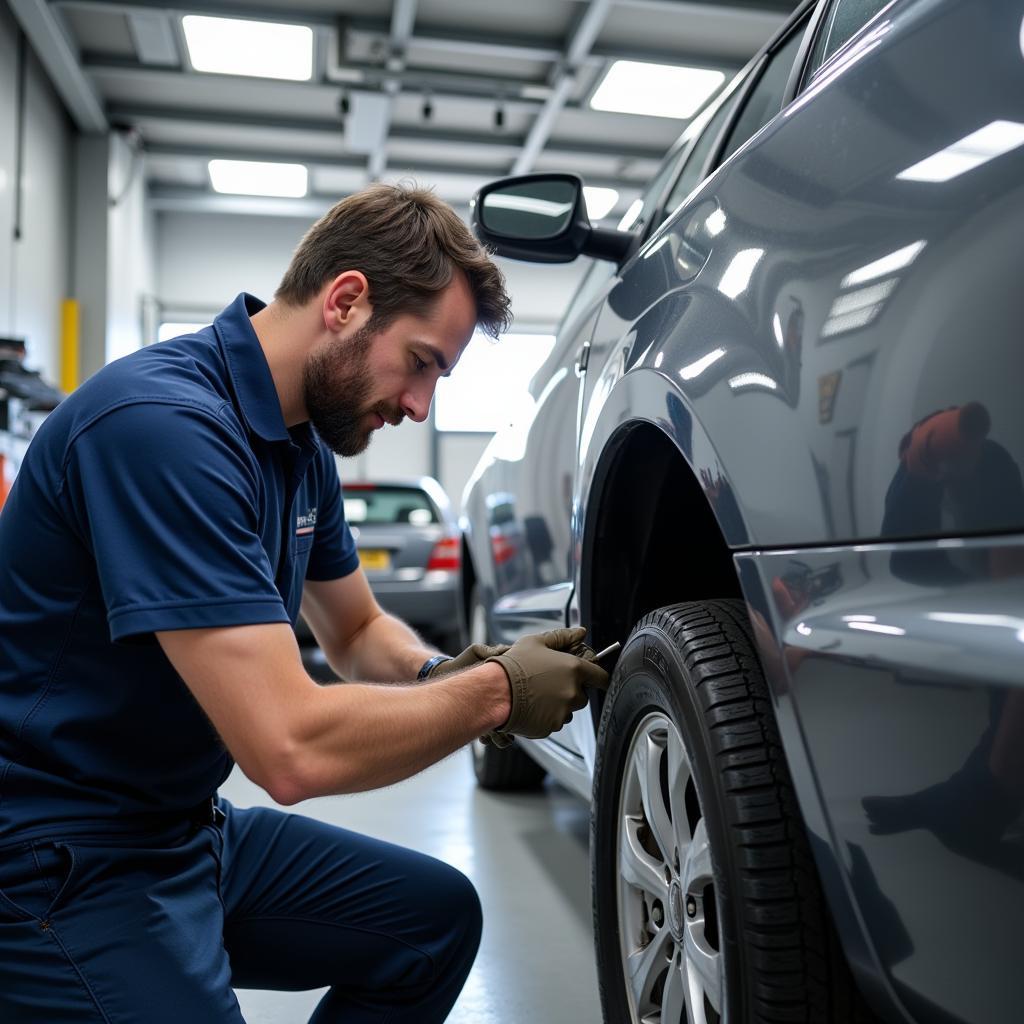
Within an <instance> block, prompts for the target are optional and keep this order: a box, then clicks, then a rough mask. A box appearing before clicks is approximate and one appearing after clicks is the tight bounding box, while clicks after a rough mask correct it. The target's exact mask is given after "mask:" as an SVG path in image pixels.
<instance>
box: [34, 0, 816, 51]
mask: <svg viewBox="0 0 1024 1024" xmlns="http://www.w3.org/2000/svg"><path fill="white" fill-rule="evenodd" d="M615 2H616V3H617V4H619V5H620V6H623V7H645V8H647V9H648V10H655V11H662V12H665V13H673V12H674V13H677V14H678V13H682V12H684V11H685V10H686V8H688V7H689V8H693V7H704V8H708V9H710V10H721V11H729V10H734V11H740V12H742V13H744V14H751V13H755V14H791V13H792V12H793V11H794V10H796V8H797V7H798V6H799V3H800V0H615ZM54 6H56V7H78V8H82V9H87V10H99V11H107V12H111V13H118V14H124V13H126V12H127V11H130V10H131V9H132V8H134V9H135V10H138V11H146V10H149V11H151V10H153V9H158V10H162V11H167V10H172V11H174V12H175V13H177V14H205V15H207V16H209V15H214V16H216V17H221V18H244V19H246V20H248V21H274V22H283V23H285V24H290V25H310V26H317V25H320V26H324V27H327V28H335V27H337V25H338V22H339V19H344V20H345V21H346V22H348V23H352V24H357V25H358V24H364V23H369V21H370V20H371V19H361V18H359V17H358V16H357V17H355V18H346V17H345V16H344V15H343V14H338V13H336V12H332V11H325V10H323V9H322V8H321V9H317V8H304V7H303V6H302V5H301V4H295V5H294V6H290V5H287V4H282V5H281V6H280V7H270V6H267V7H264V6H262V5H255V4H254V5H253V6H251V7H246V6H245V5H244V4H240V3H235V2H234V0H201V2H200V0H192V2H191V3H190V2H188V0H185V2H184V3H174V2H173V0H54ZM560 55H561V51H560V50H558V49H557V47H556V52H555V54H554V58H555V59H556V58H557V57H558V56H560Z"/></svg>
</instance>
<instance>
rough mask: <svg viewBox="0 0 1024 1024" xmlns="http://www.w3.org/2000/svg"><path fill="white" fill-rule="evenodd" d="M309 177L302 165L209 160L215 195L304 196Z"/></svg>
mask: <svg viewBox="0 0 1024 1024" xmlns="http://www.w3.org/2000/svg"><path fill="white" fill-rule="evenodd" d="M307 179H308V174H307V172H306V168H305V167H304V166H303V165H302V164H271V163H263V162H262V161H259V160H211V161H210V182H211V184H212V185H213V187H214V189H215V190H216V191H217V192H228V193H231V194H232V195H242V196H285V197H287V198H291V199H299V198H301V197H302V196H304V195H305V194H306V189H307Z"/></svg>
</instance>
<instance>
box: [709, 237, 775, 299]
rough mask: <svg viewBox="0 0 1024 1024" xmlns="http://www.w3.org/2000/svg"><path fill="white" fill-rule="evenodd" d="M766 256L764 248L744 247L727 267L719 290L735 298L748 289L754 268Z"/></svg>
mask: <svg viewBox="0 0 1024 1024" xmlns="http://www.w3.org/2000/svg"><path fill="white" fill-rule="evenodd" d="M762 256H764V249H743V250H741V251H740V252H738V253H736V255H735V256H733V258H732V261H731V262H730V263H729V266H727V267H726V268H725V273H724V274H723V275H722V280H721V282H720V283H719V285H718V290H719V291H720V292H721V293H722V294H723V295H728V296H729V298H730V299H735V298H736V296H737V295H739V294H740V293H741V292H745V291H746V290H747V285H748V284H750V278H751V275H752V274H753V273H754V268H755V267H756V266H757V264H758V263H759V262H760V260H761V257H762Z"/></svg>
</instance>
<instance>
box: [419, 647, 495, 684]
mask: <svg viewBox="0 0 1024 1024" xmlns="http://www.w3.org/2000/svg"><path fill="white" fill-rule="evenodd" d="M508 648H509V645H508V644H470V645H469V646H468V647H467V648H466V649H465V650H464V651H463V652H462V653H461V654H459V655H457V656H456V657H454V658H449V659H448V661H442V662H441V663H440V664H438V665H435V666H434V667H433V668H432V669H431V670H430V671H429V672H428V673H427V679H440V678H441V676H448V675H451V674H452V673H453V672H461V671H462V670H463V669H466V668H476V666H477V665H482V664H483V663H484V662H485V661H486V660H487V659H488V658H493V657H494V656H495V655H497V654H504V653H505V652H506V651H507V650H508Z"/></svg>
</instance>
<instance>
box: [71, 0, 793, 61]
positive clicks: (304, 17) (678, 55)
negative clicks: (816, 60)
mask: <svg viewBox="0 0 1024 1024" xmlns="http://www.w3.org/2000/svg"><path fill="white" fill-rule="evenodd" d="M140 2H141V3H145V4H146V6H140ZM615 2H616V3H617V4H619V5H622V4H627V3H629V4H631V5H633V6H645V5H648V6H650V7H652V8H654V9H668V10H669V11H670V12H675V13H676V14H679V13H681V11H682V8H681V7H680V0H615ZM55 5H56V6H58V7H80V8H83V9H87V10H98V11H101V12H106V13H112V14H122V15H124V14H131V13H132V12H133V10H134V12H135V13H137V14H142V13H145V12H146V11H147V10H151V9H152V8H159V9H160V10H162V11H164V12H165V13H166V12H167V11H168V10H171V11H172V13H175V14H184V13H189V9H187V8H182V7H175V8H172V9H169V8H168V6H167V0H152V3H150V2H149V0H125V2H123V3H119V2H117V0H56V4H55ZM705 5H706V4H705ZM214 7H215V10H216V13H221V14H228V13H232V14H233V16H234V17H244V18H248V17H252V18H255V19H256V20H272V21H281V20H283V21H286V22H289V23H291V24H304V25H309V26H310V27H311V28H319V29H321V30H324V29H333V30H338V29H339V27H343V28H344V29H345V30H347V31H351V32H356V33H364V34H367V35H376V36H380V37H382V38H385V37H388V36H389V35H390V23H389V22H388V21H387V20H386V19H383V18H366V17H359V16H356V17H344V18H341V17H330V18H325V17H324V16H323V12H322V11H320V12H307V11H302V10H300V9H299V10H278V11H271V12H270V16H269V17H268V13H267V9H265V8H260V9H259V10H258V11H251V10H246V11H244V12H241V13H239V12H240V9H239V8H238V7H235V6H234V5H230V8H228V7H225V8H224V9H223V10H221V9H220V8H219V7H217V6H216V5H214ZM722 10H723V11H726V10H730V8H722ZM731 10H733V11H734V12H735V13H742V14H750V13H758V12H757V11H753V10H746V11H739V12H736V11H735V8H732V9H731ZM203 13H207V14H209V13H211V12H210V11H208V10H206V9H205V8H203ZM760 13H763V14H778V13H779V12H778V11H772V10H767V9H765V10H762V11H760ZM406 46H407V48H408V47H413V46H414V47H416V48H417V49H421V50H430V51H432V52H446V53H465V54H466V55H468V56H473V57H483V58H486V59H494V60H514V61H524V62H527V63H552V64H554V63H557V62H558V61H560V60H561V59H562V55H563V51H562V47H561V46H560V45H559V43H558V41H556V40H553V39H550V38H544V37H532V36H521V35H505V34H502V35H500V36H496V35H491V34H485V33H481V32H473V31H462V30H458V29H453V28H451V27H450V26H447V25H446V26H444V27H432V26H430V25H422V24H421V25H419V26H417V27H416V28H415V30H414V31H412V32H411V34H410V35H409V38H408V40H407V42H406ZM749 56H753V52H751V53H750V55H749ZM608 59H619V60H639V61H646V62H648V63H653V64H681V65H685V66H687V67H707V68H712V69H714V70H719V71H729V70H733V71H738V70H739V69H740V68H741V67H742V66H743V64H744V61H743V60H737V58H736V57H735V56H734V55H732V54H728V55H722V54H715V53H712V52H708V51H697V50H689V49H680V48H679V47H666V48H665V49H658V48H654V49H652V48H649V47H631V46H625V47H620V46H614V45H610V44H601V45H595V46H593V47H592V49H591V51H590V53H589V54H587V55H585V56H584V57H583V58H582V62H583V63H585V64H587V65H593V64H599V63H601V62H603V61H605V60H608ZM347 66H356V67H359V65H347ZM365 66H366V67H373V68H374V69H375V70H376V71H377V72H378V73H380V74H383V73H384V72H385V71H386V70H387V69H386V68H385V67H384V66H383V65H365ZM520 81H521V79H520Z"/></svg>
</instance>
